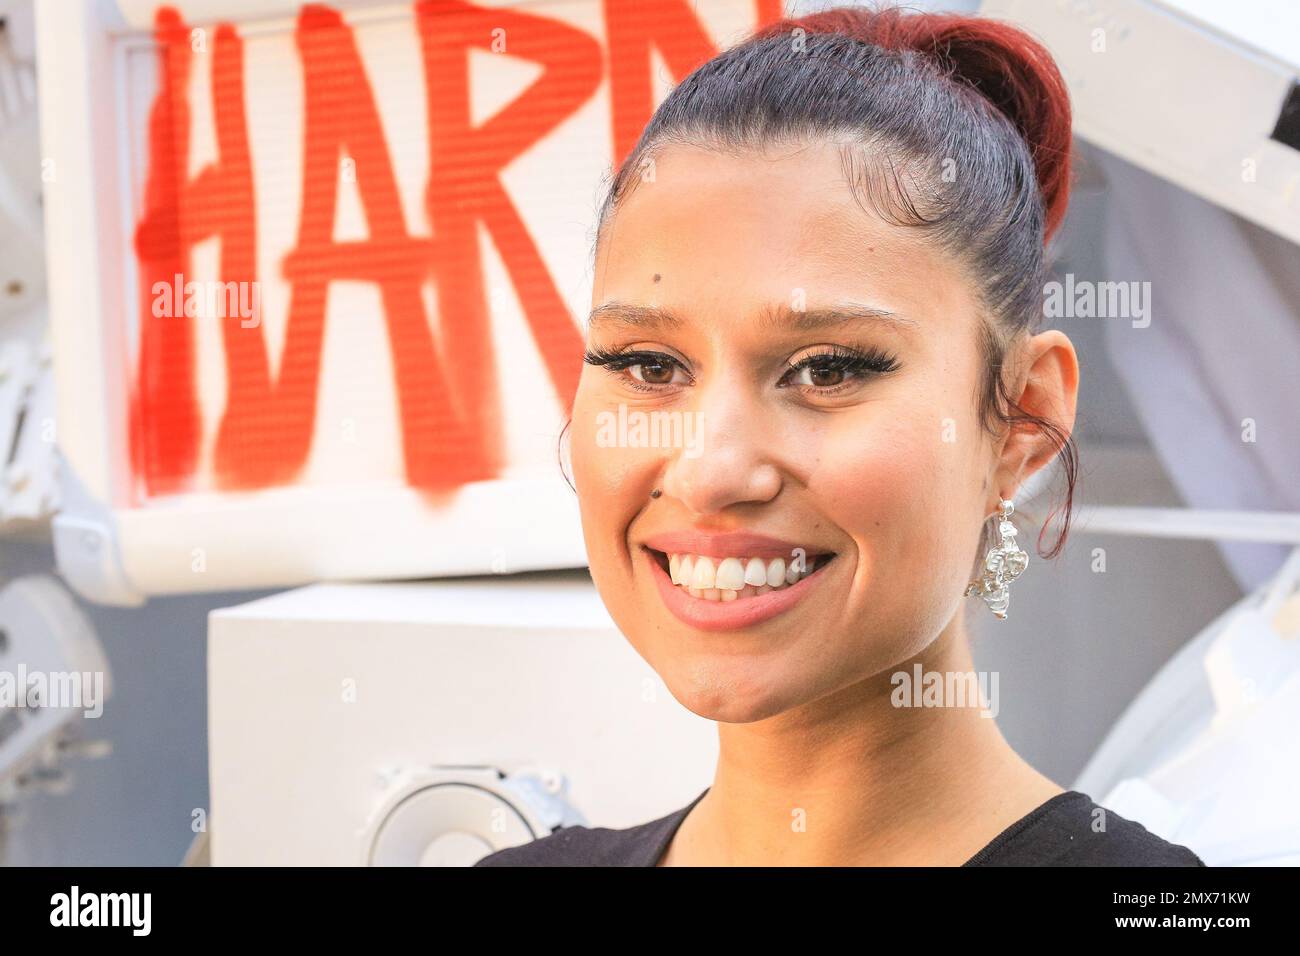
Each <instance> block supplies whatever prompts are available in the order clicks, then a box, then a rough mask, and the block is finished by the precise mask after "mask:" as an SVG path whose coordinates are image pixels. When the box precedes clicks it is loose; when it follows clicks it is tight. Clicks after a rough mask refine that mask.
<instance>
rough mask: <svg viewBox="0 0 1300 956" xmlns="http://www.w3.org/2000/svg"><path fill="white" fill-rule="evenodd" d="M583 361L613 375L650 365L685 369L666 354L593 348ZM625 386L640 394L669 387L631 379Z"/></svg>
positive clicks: (625, 382)
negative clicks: (636, 366)
mask: <svg viewBox="0 0 1300 956" xmlns="http://www.w3.org/2000/svg"><path fill="white" fill-rule="evenodd" d="M582 360H583V361H584V362H586V363H587V364H588V365H597V366H601V367H603V368H604V369H606V370H607V371H609V372H611V373H617V372H622V371H626V370H627V369H629V368H631V367H632V366H633V365H645V364H650V363H654V364H656V365H670V366H675V367H677V368H683V366H682V363H681V362H679V361H677V359H675V358H673V357H672V356H671V355H668V354H666V353H664V352H647V351H609V350H608V349H601V348H593V349H588V350H587V351H586V353H585V354H584V355H583V357H582ZM683 371H684V368H683ZM623 384H624V385H626V386H627V387H629V388H632V389H635V390H636V391H638V392H658V391H661V390H663V389H665V388H667V387H668V386H667V385H650V384H647V383H645V382H637V381H634V380H633V379H632V378H631V377H627V378H626V380H625V381H624V382H623Z"/></svg>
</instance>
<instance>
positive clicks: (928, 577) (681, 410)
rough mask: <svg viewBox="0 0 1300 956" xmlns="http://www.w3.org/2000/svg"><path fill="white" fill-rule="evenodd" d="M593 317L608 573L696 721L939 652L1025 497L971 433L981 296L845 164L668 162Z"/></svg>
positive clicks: (733, 718) (592, 507) (776, 158)
mask: <svg viewBox="0 0 1300 956" xmlns="http://www.w3.org/2000/svg"><path fill="white" fill-rule="evenodd" d="M592 306H593V310H594V311H593V317H592V320H591V323H590V327H589V332H588V342H587V344H588V349H589V356H590V355H591V353H595V354H596V355H597V356H599V357H600V358H601V360H602V361H605V362H606V363H607V364H606V365H603V366H597V365H592V364H587V365H586V366H584V369H583V374H582V379H581V382H580V385H579V388H578V394H577V398H576V401H575V404H574V413H573V424H572V446H571V447H572V461H573V474H574V480H575V484H576V487H577V491H578V498H579V503H580V508H581V514H582V523H583V532H584V535H585V538H586V544H587V550H588V554H589V558H590V563H591V573H592V577H593V580H594V581H595V583H596V586H597V588H598V589H599V592H600V594H601V596H602V598H603V600H604V602H605V604H606V606H607V607H608V609H609V611H610V614H611V615H612V617H613V618H614V621H615V622H616V623H617V625H618V626H619V628H620V629H621V631H622V632H623V633H624V634H625V635H626V636H627V638H628V639H629V640H630V641H631V643H632V644H633V646H634V647H635V648H636V650H637V652H638V653H640V654H641V656H642V657H643V658H644V659H645V660H646V661H647V662H648V663H649V664H650V666H651V667H653V668H654V669H655V671H656V672H658V673H659V675H660V676H661V677H662V678H663V680H664V681H665V683H666V685H667V686H668V688H669V690H670V692H671V693H672V694H673V696H674V697H676V698H677V700H679V701H680V702H681V703H682V704H683V705H684V706H686V707H687V708H689V709H690V710H692V711H693V712H695V713H697V714H699V715H701V716H704V717H707V718H710V719H713V720H720V721H726V722H748V721H752V720H758V719H761V718H764V717H768V716H771V715H774V714H777V713H781V712H782V711H785V710H788V709H790V708H792V707H794V706H797V705H799V704H803V703H807V702H810V701H813V700H816V699H817V698H819V697H822V696H823V695H826V694H828V693H831V692H833V691H836V690H839V689H841V688H844V687H847V686H849V685H850V684H852V683H855V682H858V681H861V680H863V679H866V678H869V677H871V676H873V675H877V674H880V673H881V672H882V671H886V670H889V669H892V667H893V666H894V665H897V664H899V663H901V662H903V661H905V660H907V659H908V658H910V657H912V656H914V655H916V654H917V653H918V652H920V651H922V650H923V649H924V648H925V647H926V646H927V645H928V644H929V643H930V642H931V641H933V640H934V639H935V638H936V637H937V636H938V634H939V633H940V632H941V631H942V630H943V629H944V627H945V626H946V625H947V624H948V623H949V622H950V621H951V620H952V619H953V616H954V614H955V613H956V612H957V611H958V610H959V608H960V606H961V601H962V592H963V589H964V587H965V585H966V583H967V582H968V579H969V574H970V570H971V563H972V558H973V556H974V553H975V550H976V547H977V546H978V542H979V534H980V529H981V525H982V522H983V520H984V519H985V517H986V516H987V515H989V514H990V513H991V512H992V510H993V508H995V507H996V501H997V499H998V497H999V492H1000V491H1003V492H1010V491H1014V488H1015V485H1014V484H1011V485H1009V486H1007V487H999V481H1000V476H999V470H998V465H999V463H998V461H997V460H996V459H997V456H998V455H999V453H1000V448H999V447H995V445H994V444H993V443H992V442H990V441H989V439H988V437H987V435H986V434H985V433H984V432H983V431H982V430H981V428H980V425H979V422H978V420H977V417H976V408H977V405H976V396H977V389H978V385H979V371H980V368H979V364H978V363H979V352H978V349H977V338H976V330H977V322H976V305H975V299H974V296H973V290H972V289H971V288H970V287H969V280H968V279H967V278H966V277H965V276H964V275H963V274H962V273H961V271H960V267H959V266H958V264H957V263H956V262H954V261H953V259H952V258H951V257H950V256H947V255H945V254H943V253H941V252H938V251H936V250H934V249H933V248H930V247H929V246H927V245H925V244H924V243H923V242H921V241H919V239H918V238H917V233H916V232H915V231H909V230H908V229H906V228H905V227H898V226H892V225H889V224H886V223H884V222H882V221H880V220H879V219H877V218H876V217H874V216H872V215H870V214H869V213H867V212H866V211H865V210H864V208H863V207H862V206H860V205H859V204H858V203H857V202H855V200H854V198H853V195H852V194H851V192H850V190H849V187H848V185H847V184H846V182H845V181H844V178H843V173H842V170H841V166H840V159H839V153H838V150H837V148H836V147H835V146H834V145H833V144H829V143H827V144H814V145H807V146H803V147H799V148H790V149H784V150H781V151H779V152H776V153H774V154H772V155H768V156H760V155H754V156H750V157H747V158H736V157H734V156H725V155H720V154H716V153H713V152H709V151H707V150H705V149H700V148H695V147H686V146H674V147H672V148H670V149H669V150H667V151H666V152H664V153H662V154H660V156H659V157H658V159H657V161H656V163H655V168H654V177H653V179H652V180H650V181H643V182H641V183H639V184H638V185H637V188H636V189H635V190H633V192H632V193H631V194H630V195H629V196H628V197H627V198H626V200H625V202H624V204H623V205H622V206H621V208H620V209H619V210H618V212H617V213H616V215H615V216H614V218H612V219H611V220H610V221H609V223H607V225H606V228H605V231H604V233H603V235H602V238H601V244H600V247H599V249H598V251H597V260H596V266H595V284H594V291H593V299H592ZM622 353H636V354H633V355H623V354H622ZM645 353H650V354H648V355H647V354H645ZM1019 477H1020V478H1022V479H1023V477H1024V475H1023V474H1022V475H1019ZM1007 480H1008V481H1014V480H1015V478H1014V476H1013V477H1011V478H1008V479H1007ZM656 488H657V489H660V490H661V494H660V496H658V497H655V498H652V497H651V491H652V490H654V489H656ZM800 551H802V553H803V554H804V555H805V556H806V557H807V558H808V559H813V560H812V564H811V573H810V574H809V573H808V571H809V568H808V567H807V566H805V567H804V568H803V573H802V574H801V575H800V574H796V573H795V572H797V571H798V569H799V560H798V556H799V553H800ZM687 556H689V564H688V563H687V562H688V559H687ZM792 564H794V565H795V570H794V571H792V570H791V565H792ZM701 565H707V570H706V569H702V568H701ZM674 574H675V576H676V577H678V578H679V579H681V580H682V583H680V584H673V583H672V581H671V577H672V576H673V575H674ZM687 578H689V580H687ZM758 582H761V583H758ZM792 582H793V583H792ZM710 583H712V585H713V586H712V587H708V586H707V585H709V584H710ZM692 585H695V586H697V587H694V588H692V590H688V587H691V586H692ZM774 585H775V586H774ZM729 591H730V592H732V593H730V594H728V593H727V592H729Z"/></svg>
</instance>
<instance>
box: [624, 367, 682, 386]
mask: <svg viewBox="0 0 1300 956" xmlns="http://www.w3.org/2000/svg"><path fill="white" fill-rule="evenodd" d="M676 370H677V366H676V363H672V362H659V361H654V362H638V363H637V364H636V365H629V366H628V371H629V372H630V373H631V374H632V377H633V378H634V379H636V380H637V381H638V382H645V383H646V384H647V385H671V384H672V383H673V373H674V372H676Z"/></svg>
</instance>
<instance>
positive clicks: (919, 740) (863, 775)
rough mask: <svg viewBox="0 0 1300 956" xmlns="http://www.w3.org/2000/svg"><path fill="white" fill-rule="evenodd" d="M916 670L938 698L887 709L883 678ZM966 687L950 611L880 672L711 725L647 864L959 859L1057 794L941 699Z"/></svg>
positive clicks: (971, 682)
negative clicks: (669, 832)
mask: <svg viewBox="0 0 1300 956" xmlns="http://www.w3.org/2000/svg"><path fill="white" fill-rule="evenodd" d="M917 664H919V665H921V673H922V674H923V675H931V674H933V675H937V678H938V689H937V690H936V688H935V685H934V684H933V683H930V684H929V685H928V686H929V687H930V694H929V695H928V696H927V695H926V694H924V693H919V694H917V695H913V694H912V693H911V692H910V691H909V692H908V693H906V694H905V695H902V696H903V701H902V703H904V704H905V705H904V706H898V704H899V703H900V700H899V698H900V693H899V685H898V684H897V683H896V682H893V681H891V677H892V675H893V674H895V673H898V672H903V673H904V674H906V675H907V680H908V681H909V682H910V681H911V680H912V679H913V678H914V676H915V673H916V671H915V667H914V665H917ZM963 675H964V676H963ZM950 678H951V679H950ZM934 679H935V678H931V679H930V680H931V682H933V681H934ZM963 680H964V681H965V683H964V684H962V681H963ZM976 683H977V675H974V674H973V665H972V662H971V658H970V652H969V644H968V641H967V639H966V635H965V632H964V627H963V626H962V623H961V620H960V615H958V616H957V618H956V619H955V621H954V624H953V625H950V627H949V628H948V629H946V630H945V632H944V633H943V634H942V635H941V636H940V638H939V639H938V640H936V641H934V642H933V643H932V644H931V645H930V646H929V647H928V648H927V649H926V650H925V651H924V652H923V653H921V654H920V655H917V657H915V658H913V659H911V660H909V661H907V662H906V663H905V664H904V665H901V666H900V667H898V668H895V669H893V670H891V671H890V672H889V673H886V674H881V675H877V676H876V677H874V678H872V679H871V680H869V681H864V682H861V683H859V684H855V685H853V686H851V687H848V688H845V689H844V690H841V691H838V692H836V693H834V694H832V695H829V696H827V697H825V698H822V699H821V700H819V701H816V702H814V703H813V704H810V705H808V706H806V707H802V708H799V709H798V710H797V711H790V712H787V713H784V714H781V715H779V716H777V717H773V718H770V719H768V720H762V721H755V722H752V723H747V724H725V723H720V724H719V725H718V732H719V758H718V766H717V770H716V771H715V774H714V781H713V784H712V786H711V787H710V789H709V792H708V793H707V794H706V795H705V796H704V798H703V799H702V800H701V801H700V802H699V803H698V804H696V806H695V807H694V809H692V811H691V813H690V814H689V815H688V816H687V818H686V819H685V820H684V821H683V823H682V825H681V827H680V828H679V829H678V831H677V835H676V836H675V838H674V839H673V841H672V844H671V845H670V846H669V849H668V852H667V853H666V854H665V856H664V858H663V860H662V861H661V862H660V865H666V866H680V865H687V866H689V865H719V866H725V865H733V866H762V865H778V866H786V865H789V866H845V865H885V866H891V865H925V864H933V865H960V864H962V863H964V862H965V861H966V860H968V859H970V857H972V856H974V855H975V854H976V853H977V852H978V851H979V850H980V849H982V848H983V847H984V846H986V845H987V844H988V843H989V842H990V841H991V840H992V839H993V838H994V837H995V836H997V835H998V834H999V833H1000V832H1002V830H1004V829H1005V828H1006V827H1007V826H1010V825H1011V824H1012V823H1014V822H1015V821H1016V820H1019V819H1020V818H1021V817H1023V816H1024V815H1026V814H1027V813H1029V812H1030V811H1031V810H1033V809H1034V808H1035V807H1037V806H1039V805H1041V804H1042V803H1043V802H1045V801H1046V800H1048V799H1049V798H1050V797H1052V796H1054V795H1056V794H1058V793H1061V792H1062V788H1061V787H1060V786H1058V785H1057V784H1056V783H1054V782H1053V781H1051V780H1049V779H1048V778H1047V777H1044V776H1043V775H1042V774H1040V773H1039V772H1038V771H1036V770H1035V769H1034V768H1033V767H1031V766H1030V765H1029V764H1028V763H1026V762H1025V761H1024V760H1023V759H1022V758H1021V757H1020V756H1019V755H1018V754H1016V753H1015V751H1013V750H1012V749H1011V747H1010V745H1008V744H1007V742H1006V740H1005V738H1004V737H1003V736H1002V734H1001V732H1000V731H999V729H998V727H997V724H996V722H995V721H994V719H993V718H992V717H989V716H983V713H985V712H989V711H985V710H984V709H983V708H982V706H981V704H980V702H979V698H978V697H968V698H967V700H966V705H965V706H956V702H955V701H954V700H953V699H952V698H951V693H950V691H951V690H953V689H955V688H956V687H957V686H958V685H959V684H962V686H964V687H967V688H969V687H973V686H975V685H976ZM906 685H907V682H903V689H905V690H906ZM985 686H986V689H987V686H988V685H987V684H986V685H985ZM993 686H994V687H995V688H996V685H993ZM926 702H928V705H926ZM917 703H920V704H922V705H921V706H916V704H917ZM936 703H938V704H939V705H938V706H935V704H936ZM990 703H992V701H990Z"/></svg>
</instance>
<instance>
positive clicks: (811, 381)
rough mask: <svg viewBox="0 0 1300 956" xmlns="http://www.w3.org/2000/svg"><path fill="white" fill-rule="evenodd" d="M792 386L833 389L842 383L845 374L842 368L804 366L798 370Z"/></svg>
mask: <svg viewBox="0 0 1300 956" xmlns="http://www.w3.org/2000/svg"><path fill="white" fill-rule="evenodd" d="M797 371H798V374H797V375H796V376H795V380H794V382H793V383H792V384H794V385H811V386H813V387H814V388H833V387H834V386H836V385H840V384H842V383H843V382H844V378H845V372H844V369H842V368H828V367H826V366H824V365H805V366H804V367H803V368H801V369H798V370H797Z"/></svg>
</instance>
